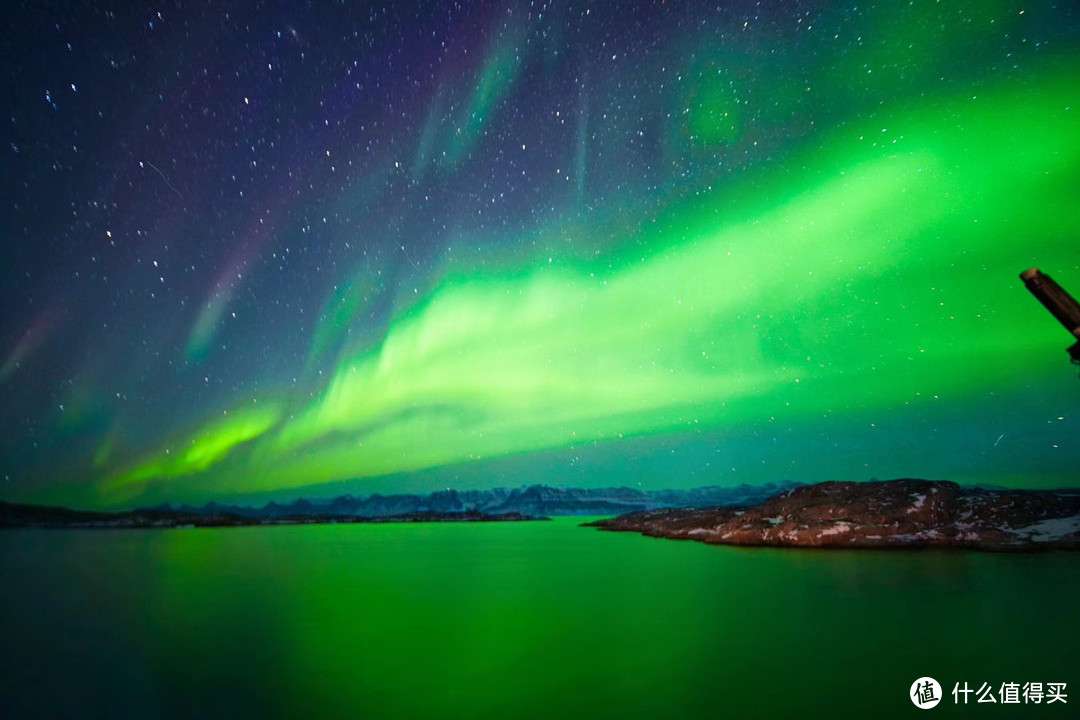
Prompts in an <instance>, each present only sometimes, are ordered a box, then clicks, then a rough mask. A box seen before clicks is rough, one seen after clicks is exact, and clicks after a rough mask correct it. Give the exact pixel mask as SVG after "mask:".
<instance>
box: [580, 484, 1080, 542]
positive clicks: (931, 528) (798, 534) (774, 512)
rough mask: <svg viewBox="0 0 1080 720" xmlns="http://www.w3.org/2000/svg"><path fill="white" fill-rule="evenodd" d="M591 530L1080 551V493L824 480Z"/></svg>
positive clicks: (632, 516)
mask: <svg viewBox="0 0 1080 720" xmlns="http://www.w3.org/2000/svg"><path fill="white" fill-rule="evenodd" d="M589 525H590V526H593V527H598V528H600V529H602V530H614V531H625V532H640V533H642V534H643V535H648V536H652V537H665V538H672V539H677V540H698V541H700V542H706V543H714V544H720V545H743V546H772V547H816V548H920V547H942V548H965V549H972V550H993V551H1036V550H1051V549H1052V550H1080V489H1073V490H1011V489H1008V490H1007V489H986V488H980V487H971V486H961V485H958V484H957V483H954V482H949V481H942V480H915V479H901V480H887V481H870V482H824V483H819V484H816V485H804V486H801V487H797V488H794V489H792V490H788V491H787V492H784V493H782V494H780V495H778V496H776V497H773V498H771V499H768V500H766V501H764V502H762V503H761V504H759V505H755V506H751V507H741V508H735V507H716V508H685V509H673V508H667V509H657V510H645V511H641V512H633V513H628V514H626V515H620V516H619V517H616V518H612V519H609V520H600V521H597V522H594V523H589Z"/></svg>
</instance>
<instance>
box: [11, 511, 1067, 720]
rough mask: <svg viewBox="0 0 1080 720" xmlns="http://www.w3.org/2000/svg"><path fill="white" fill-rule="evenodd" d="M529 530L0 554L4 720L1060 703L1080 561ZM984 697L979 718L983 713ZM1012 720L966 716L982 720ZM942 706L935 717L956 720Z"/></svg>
mask: <svg viewBox="0 0 1080 720" xmlns="http://www.w3.org/2000/svg"><path fill="white" fill-rule="evenodd" d="M579 522H581V519H580V518H560V519H556V520H555V521H553V522H537V523H473V524H465V523H461V524H458V523H454V524H450V523H444V524H389V525H320V526H313V525H309V526H294V527H253V528H221V529H201V530H162V531H68V530H58V531H10V532H3V533H0V587H3V591H2V593H0V632H2V638H3V643H2V646H0V691H2V693H3V697H4V702H3V704H4V706H5V707H8V708H13V709H14V710H15V713H14V716H15V717H22V716H26V717H80V718H83V717H219V716H231V717H253V718H254V717H259V718H266V717H316V718H317V717H331V716H348V717H364V718H372V717H414V718H415V717H472V718H495V717H500V718H522V717H537V718H541V717H543V718H551V717H553V716H554V717H620V718H637V717H640V718H662V717H663V718H667V717H703V716H704V717H718V718H719V717H732V718H740V717H772V716H787V717H835V716H837V715H841V716H842V715H848V714H850V713H858V715H859V716H867V717H869V716H876V717H893V716H896V717H900V716H904V717H907V716H911V715H912V714H913V713H918V712H919V711H918V710H917V709H916V708H915V706H914V705H912V704H911V703H910V702H909V701H908V700H907V699H906V694H907V690H908V687H909V686H910V684H911V683H912V682H913V681H914V680H915V679H916V678H918V677H920V676H924V675H929V676H931V677H934V678H936V679H937V680H938V681H939V682H941V684H942V685H943V686H946V693H948V692H949V691H950V690H951V689H952V686H953V683H954V682H956V681H961V682H962V681H964V680H966V681H967V682H968V683H969V684H972V685H974V686H976V687H977V686H978V685H979V684H981V683H982V682H989V683H991V684H992V685H993V686H994V687H995V688H997V687H998V686H999V685H1000V684H1001V683H1002V682H1005V681H1013V682H1019V683H1023V682H1025V681H1029V680H1034V681H1042V682H1069V683H1070V685H1069V687H1070V688H1071V689H1072V690H1073V692H1074V693H1075V694H1076V698H1075V700H1072V701H1071V702H1070V703H1069V705H1067V706H1063V705H1061V704H1060V703H1058V704H1055V705H1054V706H1049V707H1046V706H1044V707H1039V708H1031V707H1029V708H1027V710H1026V711H1025V709H1024V708H1023V707H1022V706H1021V707H1020V708H1018V709H1016V710H1017V712H1016V713H1015V715H1016V716H1031V717H1034V716H1035V715H1033V714H1032V713H1034V712H1037V713H1038V715H1037V717H1047V718H1050V717H1066V716H1068V715H1069V714H1070V711H1071V709H1073V708H1074V707H1075V704H1076V703H1080V677H1078V673H1077V670H1078V669H1080V651H1078V649H1077V643H1076V638H1078V637H1080V612H1078V611H1077V609H1076V608H1077V598H1080V593H1078V590H1080V557H1078V556H1076V555H1069V554H1046V555H1000V554H979V553H966V552H942V551H927V552H867V551H861V552H860V551H814V550H775V549H738V548H726V547H710V546H706V545H701V544H697V543H687V542H675V541H669V540H656V539H650V538H643V537H641V536H638V535H630V534H621V533H607V532H600V531H597V530H594V529H590V528H579V527H578V523H579ZM972 699H974V698H972ZM1013 709H1015V708H1007V707H996V706H995V707H990V706H987V705H978V706H975V705H972V706H970V707H969V708H968V711H969V712H968V714H970V715H971V716H973V717H1005V716H1006V715H1007V713H1006V712H1005V711H1009V710H1013ZM960 710H962V708H957V707H953V706H952V699H951V695H947V699H946V701H945V702H943V703H942V704H941V705H939V706H938V708H936V709H935V712H936V713H937V714H938V715H942V714H945V715H947V716H953V717H955V716H958V715H961V714H962V713H961V712H960Z"/></svg>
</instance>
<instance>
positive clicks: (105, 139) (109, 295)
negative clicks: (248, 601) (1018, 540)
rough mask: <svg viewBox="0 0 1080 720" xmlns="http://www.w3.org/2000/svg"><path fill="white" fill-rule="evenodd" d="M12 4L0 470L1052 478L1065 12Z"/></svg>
mask: <svg viewBox="0 0 1080 720" xmlns="http://www.w3.org/2000/svg"><path fill="white" fill-rule="evenodd" d="M16 15H17V19H16V21H15V22H14V24H13V27H16V28H20V29H19V30H18V31H17V32H15V33H13V34H12V35H11V36H9V37H8V38H7V39H6V40H5V41H4V42H5V45H6V52H5V53H4V55H3V59H2V63H3V68H4V73H5V77H6V83H7V85H8V86H9V87H10V88H13V92H11V93H9V100H8V102H9V108H8V110H9V111H8V115H9V116H10V118H9V121H8V122H7V124H6V127H7V138H6V140H7V142H6V143H5V146H6V147H5V150H4V151H5V153H6V160H5V171H4V173H3V190H4V192H3V198H4V204H3V208H4V210H3V212H2V213H0V219H2V223H3V224H2V226H0V229H2V231H3V243H4V248H5V256H6V258H7V260H6V262H5V263H3V270H2V272H3V273H4V275H3V277H4V282H3V283H2V286H0V287H2V291H0V292H2V293H3V295H2V297H3V307H4V314H3V325H2V333H0V343H2V344H0V353H3V356H2V358H0V360H2V365H0V393H2V397H3V398H4V402H3V403H2V404H0V405H2V406H0V418H2V422H3V426H4V428H5V429H6V431H5V432H4V434H3V440H2V444H0V448H2V456H0V457H2V460H3V466H4V467H3V473H2V475H3V482H2V484H0V497H3V498H5V499H18V500H23V501H36V502H59V503H68V504H72V505H77V506H86V507H97V506H101V507H105V506H111V505H131V504H143V503H152V502H161V501H164V500H168V501H192V502H204V501H207V500H228V499H235V498H243V497H256V496H259V497H261V496H266V495H268V494H271V495H272V494H291V495H299V494H309V495H312V494H323V495H325V494H339V493H341V492H345V491H350V492H357V493H362V494H367V493H370V492H387V491H397V490H420V489H422V490H432V489H436V488H440V487H447V486H453V487H458V488H462V487H477V486H486V485H517V484H521V482H524V481H542V482H547V483H549V484H573V485H576V486H610V485H622V484H625V485H636V484H638V483H641V484H642V485H643V486H646V487H665V486H678V487H690V486H694V485H708V484H720V485H727V484H734V483H739V482H749V483H761V482H767V481H776V480H785V479H786V480H798V481H804V482H811V481H819V480H827V479H844V480H859V479H869V478H870V477H882V478H884V477H899V476H918V477H930V478H947V479H953V480H957V481H960V482H984V483H993V484H1002V485H1012V486H1018V487H1047V486H1064V485H1075V484H1076V468H1077V467H1080V445H1077V443H1076V442H1075V438H1076V434H1077V429H1076V427H1077V422H1078V418H1077V415H1076V408H1077V407H1078V402H1080V381H1078V380H1077V378H1076V372H1075V369H1074V368H1072V367H1071V366H1070V365H1069V364H1068V359H1067V356H1066V354H1065V352H1064V348H1065V347H1066V346H1067V345H1069V344H1070V342H1071V341H1070V337H1069V335H1068V333H1066V332H1065V331H1064V330H1063V329H1062V328H1061V327H1060V326H1059V325H1057V323H1056V322H1055V321H1054V320H1053V318H1052V317H1050V316H1049V314H1047V313H1046V312H1045V311H1044V310H1043V309H1042V308H1041V307H1040V306H1039V305H1038V303H1037V302H1035V300H1034V299H1033V298H1031V297H1030V296H1029V295H1028V293H1027V291H1026V290H1025V289H1024V287H1023V285H1022V283H1020V281H1019V280H1018V279H1017V275H1018V273H1019V272H1020V271H1022V270H1024V269H1025V268H1028V267H1031V266H1039V267H1041V268H1042V269H1043V270H1045V271H1046V272H1048V273H1049V274H1051V275H1052V276H1054V278H1055V279H1057V280H1058V281H1059V282H1060V283H1061V284H1062V285H1063V286H1064V287H1065V288H1066V289H1069V290H1071V291H1072V292H1073V294H1074V295H1078V294H1080V216H1078V215H1077V213H1076V211H1075V210H1074V209H1073V207H1074V206H1075V205H1076V202H1077V197H1078V195H1080V119H1078V118H1080V115H1078V113H1080V44H1078V40H1080V37H1078V36H1080V22H1078V21H1080V15H1078V14H1077V11H1076V10H1075V9H1073V8H1071V7H1069V6H1067V4H1061V5H1058V6H1054V5H1046V4H1040V5H1039V6H1037V7H1028V6H1027V5H1025V4H1023V3H1013V2H937V3H935V2H920V1H918V0H916V1H915V2H911V3H895V4H894V3H886V4H883V5H880V6H874V7H869V6H867V7H864V6H862V5H861V4H858V5H857V4H850V3H849V4H834V3H777V4H770V5H768V6H764V5H762V6H758V5H755V4H753V3H720V4H718V5H706V4H703V3H679V2H666V3H664V2H656V3H630V4H618V5H615V4H604V3H594V4H587V3H583V4H577V3H557V2H552V3H544V4H538V3H531V4H530V3H509V4H489V3H477V4H463V5H454V4H443V3H398V4H392V5H387V6H374V5H372V6H365V5H359V4H358V5H356V6H352V5H348V4H346V5H329V4H326V5H322V4H316V6H315V7H313V8H305V9H300V8H298V7H293V4H289V3H282V4H280V5H275V4H270V3H251V4H246V3H238V4H236V5H229V4H226V5H219V4H208V3H200V4H197V5H196V6H190V7H189V6H186V5H185V6H176V7H173V6H168V7H151V6H148V5H144V6H142V7H137V8H135V7H133V8H129V9H124V10H116V11H106V10H103V9H100V8H79V9H75V8H67V7H63V6H50V5H44V6H32V7H24V8H22V9H21V10H19V11H17V13H16Z"/></svg>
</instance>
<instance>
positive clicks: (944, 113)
mask: <svg viewBox="0 0 1080 720" xmlns="http://www.w3.org/2000/svg"><path fill="white" fill-rule="evenodd" d="M500 62H502V61H500ZM505 72H509V71H508V70H507V71H504V73H505ZM489 74H490V73H488V72H485V77H487V75H489ZM1038 77H1039V81H1038V83H1030V82H1027V83H1023V84H1020V83H1007V82H1003V83H1000V84H998V85H996V86H994V87H987V88H986V89H985V91H984V92H983V93H982V94H980V95H979V96H978V97H971V96H963V97H927V98H926V99H924V100H922V101H921V102H920V103H919V104H918V106H917V107H914V108H912V107H908V106H906V105H905V104H903V103H897V104H896V106H895V107H887V108H882V110H881V111H880V112H878V113H877V114H876V116H875V118H874V120H873V121H872V122H869V121H867V122H862V123H861V124H859V125H857V126H856V125H849V126H846V127H842V128H841V129H839V130H837V131H836V132H834V133H833V134H832V136H831V137H830V138H828V140H827V141H825V142H823V143H822V144H821V148H815V149H814V150H812V151H807V152H805V153H804V154H803V155H802V156H801V157H796V158H794V159H792V160H790V161H789V162H787V163H785V165H784V167H783V168H782V169H781V168H775V167H773V168H768V169H766V170H764V171H762V172H760V173H759V175H758V176H757V177H754V178H753V182H747V181H743V182H742V184H741V185H739V184H735V185H729V186H727V187H725V188H724V189H722V190H721V189H719V188H718V189H713V188H710V187H702V188H697V190H698V192H695V193H686V194H685V195H684V197H681V198H678V199H674V200H672V201H670V202H669V203H667V204H666V205H664V206H662V207H661V208H660V209H659V211H656V212H651V213H649V214H646V215H643V216H642V217H641V218H640V223H639V224H638V226H637V227H636V228H635V229H633V230H630V231H627V237H626V238H624V239H623V242H621V243H620V244H621V245H622V246H623V247H638V248H642V250H641V251H640V253H637V254H630V253H628V252H624V253H623V257H622V258H621V259H620V260H619V261H618V262H612V261H611V259H610V257H605V258H603V259H594V258H588V257H584V258H577V259H567V258H566V257H560V258H557V259H556V258H536V259H534V261H532V262H531V263H529V264H527V265H524V266H518V267H506V268H504V269H503V270H502V271H499V270H492V271H488V272H485V273H483V274H477V273H475V272H474V273H471V274H458V273H455V272H454V269H453V268H452V267H448V268H446V269H445V271H444V273H443V276H442V280H441V281H439V282H438V283H437V286H436V287H435V288H434V290H433V291H432V292H431V293H430V295H429V296H428V297H426V298H424V299H422V300H420V301H418V302H416V303H415V304H414V305H413V306H411V307H409V308H408V309H407V310H405V311H403V312H401V313H400V314H399V315H398V317H397V318H396V320H394V322H393V323H392V325H391V326H390V328H389V330H388V332H387V333H386V336H385V338H384V339H383V340H382V342H380V343H379V344H378V345H377V346H376V347H364V348H360V349H355V348H348V349H346V351H344V352H343V353H342V356H341V358H340V360H339V362H338V363H337V367H336V371H335V372H334V373H333V376H332V378H331V379H330V380H329V382H327V383H326V385H325V387H324V388H323V389H322V391H321V392H319V393H318V394H317V395H316V396H315V397H313V398H311V399H310V401H307V402H298V401H297V399H296V398H290V397H287V396H283V397H281V398H276V399H274V398H262V397H260V398H251V399H250V400H248V401H247V402H245V403H243V404H240V405H238V406H237V407H234V408H231V409H229V410H227V411H226V412H224V413H223V414H222V415H220V416H218V417H215V418H213V419H209V420H207V421H206V422H205V423H204V424H202V425H200V426H198V427H196V428H194V429H192V430H191V431H189V432H187V433H182V434H180V435H177V436H176V437H173V438H172V439H170V441H169V442H168V443H167V444H166V445H164V446H163V447H161V448H160V449H158V450H155V451H152V452H150V453H149V454H148V455H146V456H145V457H144V458H143V459H141V460H139V461H137V462H136V463H134V464H133V465H128V466H126V467H123V468H119V469H115V468H114V469H112V470H111V471H110V472H108V473H107V474H105V475H104V476H103V477H101V478H100V480H99V481H98V485H99V487H100V489H101V492H102V495H101V499H102V500H103V501H104V502H107V503H111V502H118V501H119V502H124V501H130V500H132V499H135V498H138V499H144V498H147V497H175V496H182V495H187V494H188V493H190V494H191V495H192V496H194V497H200V496H206V495H210V494H211V493H253V492H258V491H262V490H268V489H279V488H300V487H303V486H309V485H316V484H319V483H324V482H328V481H334V480H342V479H348V478H368V477H378V476H388V475H394V474H400V473H409V472H414V471H422V470H428V469H431V468H439V467H445V466H455V465H460V464H463V463H473V462H476V461H479V460H487V459H491V458H498V457H500V456H509V455H520V454H526V453H534V452H537V451H543V450H552V449H559V448H566V447H569V446H583V445H589V444H598V443H607V442H613V441H616V440H619V439H625V438H631V437H647V436H656V435H675V436H678V435H680V434H685V433H694V432H702V431H708V430H712V431H717V432H720V433H723V432H724V431H725V430H736V429H740V428H747V427H760V428H768V427H770V426H773V427H781V426H783V427H784V428H788V430H787V431H788V432H791V428H795V429H796V431H797V432H799V433H803V434H812V429H813V427H814V426H815V424H817V423H819V422H822V421H823V419H826V420H827V419H828V418H829V417H830V416H831V415H833V414H842V415H843V416H844V418H845V422H846V423H847V424H848V425H850V426H852V427H854V426H856V425H859V426H864V427H865V426H870V425H873V424H874V419H875V418H881V417H882V416H888V415H889V414H890V413H899V412H902V410H901V409H902V408H904V407H905V406H912V405H915V406H926V407H924V409H923V412H929V413H931V414H933V413H934V412H937V410H936V409H935V408H934V407H929V406H945V405H948V406H950V407H951V408H952V409H953V411H956V412H963V413H964V414H966V415H969V416H970V420H969V422H971V423H974V424H978V423H980V422H981V421H982V418H985V417H986V416H987V415H993V414H996V413H1003V412H1008V410H1007V408H1005V407H1003V403H1007V402H1010V401H1011V399H1010V395H1009V393H1006V392H1000V393H999V392H996V391H995V389H997V388H1001V389H1009V390H1017V389H1020V390H1023V389H1027V388H1036V389H1043V390H1045V389H1046V388H1066V389H1069V390H1072V392H1073V396H1074V397H1075V394H1076V389H1075V388H1074V387H1072V386H1071V385H1069V382H1070V381H1074V380H1075V378H1072V377H1071V375H1070V372H1069V369H1068V366H1067V364H1065V362H1064V360H1065V355H1064V353H1063V352H1062V349H1063V348H1064V347H1065V345H1066V344H1067V343H1068V336H1067V334H1066V333H1064V332H1063V331H1062V330H1061V328H1060V327H1057V326H1056V325H1055V324H1054V322H1053V320H1052V319H1051V318H1050V317H1049V316H1048V315H1045V314H1044V313H1043V311H1042V310H1041V309H1040V308H1039V307H1038V306H1037V305H1036V304H1035V303H1034V301H1033V300H1032V299H1031V298H1029V297H1026V293H1025V291H1024V289H1023V287H1022V285H1021V284H1020V283H1019V281H1018V280H1017V279H1016V275H1017V273H1018V272H1019V271H1020V270H1023V269H1024V268H1026V267H1028V266H1030V265H1033V264H1039V265H1041V266H1042V267H1043V268H1044V269H1046V270H1047V271H1049V272H1051V273H1056V274H1057V275H1058V276H1059V277H1060V278H1061V279H1062V281H1063V282H1065V284H1066V286H1068V285H1069V283H1070V281H1071V284H1072V285H1073V287H1074V288H1075V287H1076V286H1077V280H1080V265H1078V258H1080V254H1078V253H1077V249H1076V238H1077V237H1078V236H1080V218H1078V217H1077V215H1076V213H1075V212H1070V211H1068V210H1067V208H1068V207H1069V205H1070V201H1071V200H1073V199H1074V198H1075V191H1076V188H1077V187H1078V180H1080V177H1078V173H1077V169H1078V167H1080V121H1078V115H1077V111H1076V110H1075V109H1074V108H1075V107H1077V103H1078V102H1080V94H1078V87H1080V86H1078V83H1077V81H1076V78H1077V77H1080V65H1077V64H1076V63H1064V64H1059V65H1057V66H1054V67H1049V68H1047V69H1045V70H1044V71H1042V72H1041V73H1040V74H1039V76H1038ZM482 82H484V83H490V82H493V81H491V80H487V79H486V80H483V81H482ZM491 92H495V91H494V90H487V91H484V92H483V93H480V95H478V97H480V96H483V95H485V94H490V93H491ZM714 95H715V93H706V97H709V98H711V99H712V100H714V101H715V102H716V103H718V104H719V105H720V106H721V107H720V109H719V110H716V112H714V109H713V108H710V107H708V106H705V107H704V109H703V110H702V111H701V112H702V113H705V114H706V115H718V116H724V115H725V112H724V109H723V108H724V104H725V102H726V100H725V99H724V98H723V97H719V96H716V97H714ZM477 102H480V100H479V99H478V100H477ZM709 122H712V120H711V119H709V117H706V118H703V119H701V120H700V122H699V121H698V120H696V119H695V120H693V121H692V124H701V123H709ZM724 123H726V121H724ZM732 127H733V126H729V125H728V124H724V126H723V127H718V128H717V129H716V130H715V132H713V133H711V135H713V136H718V139H719V140H720V141H727V140H729V139H730V138H729V137H728V135H729V132H730V131H732V130H731V128H732ZM577 231H578V232H580V233H588V232H589V231H590V229H589V228H588V227H582V228H578V229H577ZM342 303H344V305H342ZM334 306H343V307H347V308H349V312H346V313H341V312H332V313H330V314H329V316H328V317H329V318H330V320H331V326H330V327H329V329H328V327H327V326H326V325H325V324H324V325H323V326H320V327H319V329H318V330H317V332H316V333H315V341H314V343H313V350H312V352H317V353H322V352H325V348H326V347H327V346H329V345H330V344H331V342H330V341H329V340H328V339H327V334H328V333H330V334H331V335H332V334H333V333H334V332H335V331H336V332H337V333H344V332H345V329H346V327H347V326H348V324H349V323H350V321H351V320H352V312H353V311H355V310H357V309H358V308H359V306H360V303H359V302H356V301H353V300H348V298H344V297H338V298H337V302H336V303H334ZM879 422H880V421H879ZM766 432H768V430H766ZM986 433H990V434H992V433H993V430H992V428H989V427H988V428H987V429H986ZM988 439H989V442H991V443H992V442H993V437H989V438H988ZM803 447H804V448H805V450H806V452H807V453H812V452H814V450H813V449H812V448H813V440H812V439H811V440H809V441H804V443H803ZM888 447H889V442H888V440H887V439H886V440H880V439H879V440H878V441H877V442H876V444H875V445H873V446H869V447H865V448H864V451H865V453H866V455H867V456H872V455H875V454H878V453H881V452H882V451H883V449H887V448H888ZM958 451H959V453H960V454H961V455H963V454H964V450H963V448H958ZM825 452H827V451H825ZM1065 452H1066V451H1062V453H1063V454H1064V453H1065ZM1072 455H1073V456H1074V455H1075V451H1072ZM965 459H966V460H967V461H970V462H971V465H970V468H969V474H968V477H967V478H962V479H973V480H974V479H978V480H982V481H989V482H1006V483H1009V482H1016V479H1015V478H1014V477H1011V475H1012V473H1011V472H1010V471H1009V469H1008V468H996V467H995V464H994V461H993V459H992V458H990V457H986V456H984V455H982V456H979V457H975V456H971V457H966V458H965ZM1072 460H1075V457H1073V458H1072ZM824 461H825V462H827V460H824ZM909 464H910V465H911V466H912V467H914V468H921V467H922V464H921V461H920V459H919V458H915V457H912V458H911V459H910V463H909ZM898 465H900V466H903V462H902V461H901V462H899V463H898ZM1073 466H1075V464H1074V463H1073ZM1064 467H1067V464H1065V463H1062V465H1061V468H1062V469H1056V468H1055V466H1051V467H1050V468H1049V469H1048V470H1047V471H1044V477H1043V478H1042V479H1041V480H1040V479H1039V478H1037V477H1034V476H1032V477H1028V478H1027V480H1026V481H1027V482H1029V483H1032V482H1034V483H1037V484H1068V483H1069V482H1071V481H1073V480H1074V476H1073V475H1072V474H1070V473H1067V472H1064V471H1063V468H1064ZM796 479H798V478H796Z"/></svg>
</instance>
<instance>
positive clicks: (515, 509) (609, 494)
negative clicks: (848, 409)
mask: <svg viewBox="0 0 1080 720" xmlns="http://www.w3.org/2000/svg"><path fill="white" fill-rule="evenodd" d="M799 486H800V484H799V483H787V482H785V483H768V484H766V485H739V486H738V487H732V488H722V487H702V488H695V489H693V490H649V491H643V490H635V489H632V488H604V489H589V490H586V489H582V488H553V487H548V486H545V485H530V486H528V487H522V488H516V489H507V488H494V489H490V490H462V491H457V490H442V491H439V492H434V493H430V494H427V495H413V494H402V495H378V494H376V495H370V496H367V497H357V496H355V495H341V496H339V497H336V498H333V499H331V500H308V499H303V498H301V499H299V500H295V501H293V502H289V503H278V502H270V503H267V504H265V505H262V506H258V507H254V506H246V505H226V504H222V503H216V502H211V503H207V504H206V505H202V506H193V505H171V504H168V503H166V504H163V505H158V506H156V507H150V508H139V509H136V510H130V511H123V512H89V511H81V510H70V509H68V508H62V507H50V506H44V505H20V504H15V503H5V502H0V527H8V528H11V527H95V528H96V527H138V528H144V527H146V528H149V527H183V526H195V527H210V526H214V527H218V526H231V525H269V524H301V523H305V524H306V523H320V522H381V521H394V522H440V521H472V522H475V521H488V520H530V519H539V518H544V517H547V516H551V515H622V514H624V513H629V512H635V511H640V510H655V509H660V508H702V507H731V506H750V505H756V504H759V503H761V502H762V501H764V500H767V499H768V498H770V497H773V496H775V495H778V494H780V493H782V492H785V491H787V490H791V489H793V488H796V487H799Z"/></svg>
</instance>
